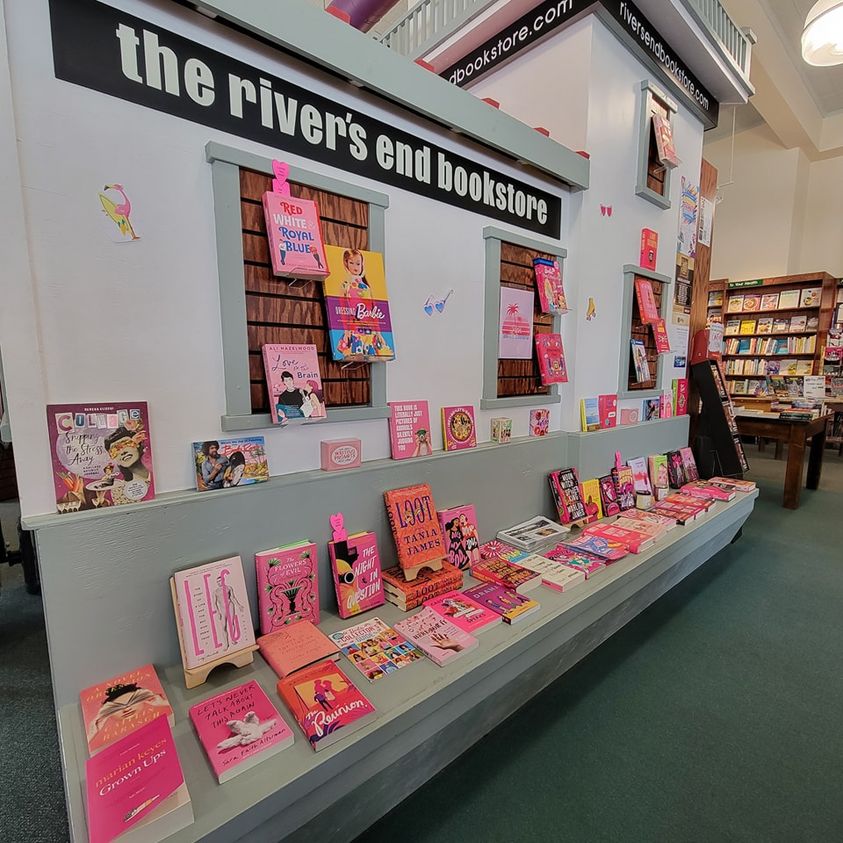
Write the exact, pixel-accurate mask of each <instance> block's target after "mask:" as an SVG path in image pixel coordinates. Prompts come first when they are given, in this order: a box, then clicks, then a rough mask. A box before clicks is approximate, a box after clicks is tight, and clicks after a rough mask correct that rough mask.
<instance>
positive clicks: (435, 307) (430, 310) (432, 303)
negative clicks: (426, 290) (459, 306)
mask: <svg viewBox="0 0 843 843" xmlns="http://www.w3.org/2000/svg"><path fill="white" fill-rule="evenodd" d="M452 295H454V291H453V290H448V293H447V295H446V296H445V298H442V299H435V298H434V297H433V296H428V297H427V301H426V302H425V303H424V305H423V310H424V312H425V313H426V314H427V315H428V316H433V314H434V313H443V312H444V310H445V305H446V304H447V303H448V299H449V298H451V296H452Z"/></svg>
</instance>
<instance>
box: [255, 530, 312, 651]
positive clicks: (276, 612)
mask: <svg viewBox="0 0 843 843" xmlns="http://www.w3.org/2000/svg"><path fill="white" fill-rule="evenodd" d="M318 569H319V560H318V559H317V553H316V545H315V544H314V543H313V542H311V541H301V542H295V543H294V544H289V545H285V546H284V547H276V548H273V549H272V550H262V551H260V552H259V553H256V554H255V575H256V579H257V588H258V609H259V611H260V619H261V633H262V634H264V635H266V634H267V633H269V632H274V631H275V630H276V629H280V628H281V627H283V626H287V625H288V624H291V623H295V622H296V621H300V620H308V621H312V622H313V623H316V624H318V623H319V582H318V580H317V571H318Z"/></svg>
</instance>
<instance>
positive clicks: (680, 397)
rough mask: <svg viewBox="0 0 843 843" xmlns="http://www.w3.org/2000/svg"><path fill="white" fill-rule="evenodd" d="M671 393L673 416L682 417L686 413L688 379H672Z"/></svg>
mask: <svg viewBox="0 0 843 843" xmlns="http://www.w3.org/2000/svg"><path fill="white" fill-rule="evenodd" d="M671 388H672V391H673V415H674V416H684V415H686V414H687V412H688V378H674V379H673V382H672V385H671Z"/></svg>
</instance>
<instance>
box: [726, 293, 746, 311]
mask: <svg viewBox="0 0 843 843" xmlns="http://www.w3.org/2000/svg"><path fill="white" fill-rule="evenodd" d="M742 310H743V296H742V295H740V294H739V295H736V296H729V301H728V302H727V304H726V313H740V312H741V311H742Z"/></svg>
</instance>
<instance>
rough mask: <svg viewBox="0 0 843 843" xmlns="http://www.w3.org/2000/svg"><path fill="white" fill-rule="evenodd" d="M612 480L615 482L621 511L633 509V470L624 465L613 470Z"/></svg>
mask: <svg viewBox="0 0 843 843" xmlns="http://www.w3.org/2000/svg"><path fill="white" fill-rule="evenodd" d="M612 479H613V480H614V481H615V492H616V493H617V496H618V506H619V507H620V508H621V511H623V510H624V509H633V508H634V506H635V486H634V484H633V482H632V469H631V468H630V467H629V466H628V465H622V466H619V467H615V468H613V469H612Z"/></svg>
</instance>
